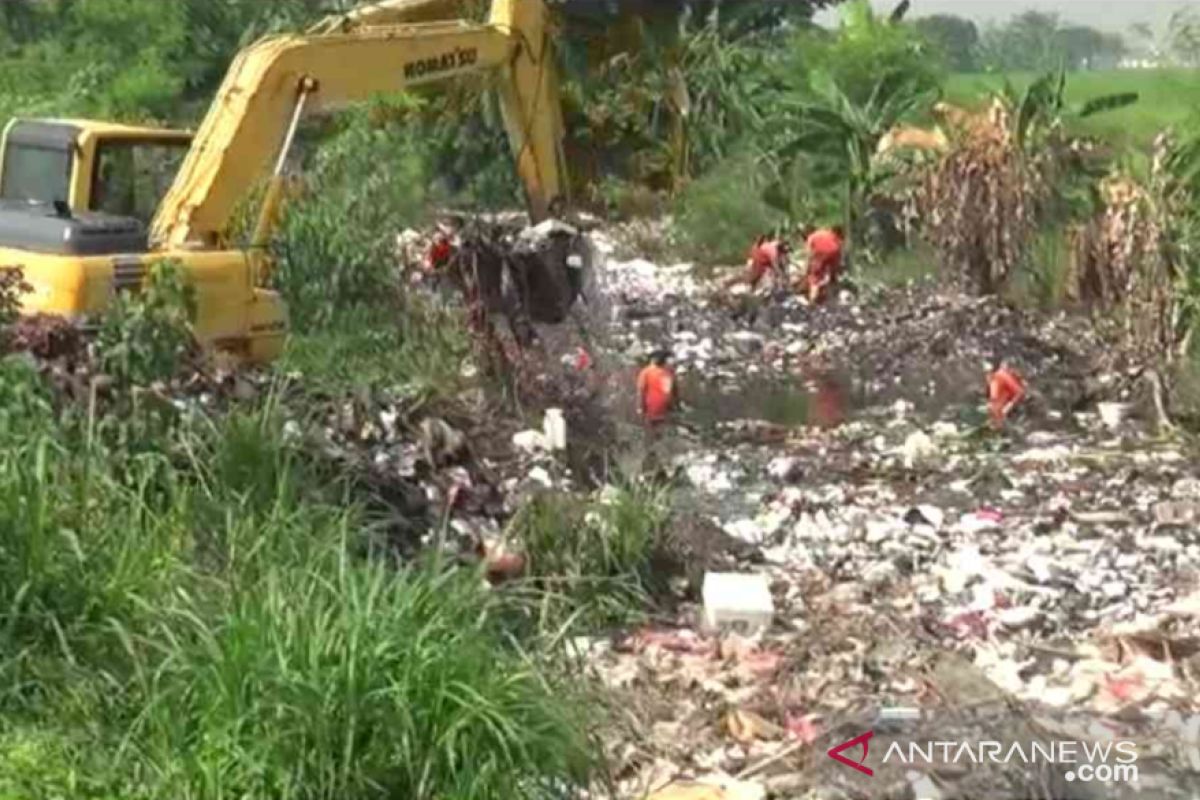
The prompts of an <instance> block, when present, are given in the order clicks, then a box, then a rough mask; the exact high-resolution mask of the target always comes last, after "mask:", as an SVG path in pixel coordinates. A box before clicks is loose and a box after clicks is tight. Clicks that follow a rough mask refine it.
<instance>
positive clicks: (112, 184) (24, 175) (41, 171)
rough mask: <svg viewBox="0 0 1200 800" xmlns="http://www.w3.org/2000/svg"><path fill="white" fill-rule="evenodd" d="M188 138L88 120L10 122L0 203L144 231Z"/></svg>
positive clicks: (0, 162)
mask: <svg viewBox="0 0 1200 800" xmlns="http://www.w3.org/2000/svg"><path fill="white" fill-rule="evenodd" d="M191 142H192V134H191V133H189V132H187V131H177V130H170V129H165V128H139V127H132V126H126V125H114V124H111V123H107V122H92V121H88V120H30V119H14V120H12V121H11V122H9V124H8V127H7V128H5V130H4V139H3V144H2V145H0V150H2V153H3V157H2V158H0V200H3V201H4V203H5V205H8V206H16V205H19V204H21V203H24V204H27V205H33V206H37V205H44V206H50V207H52V206H54V204H55V203H56V202H60V203H66V204H67V206H68V207H69V208H70V209H71V211H72V212H73V213H85V212H97V213H104V214H108V215H111V216H117V217H132V218H134V219H137V220H139V221H140V222H141V223H142V224H143V225H145V226H148V225H149V224H150V220H151V219H152V218H153V217H154V212H155V211H156V210H157V208H158V204H159V201H160V200H161V199H162V197H163V195H165V194H166V192H167V189H169V188H170V186H171V182H172V181H173V180H174V179H175V174H176V172H178V171H179V165H180V164H181V163H182V162H183V158H184V156H185V155H186V154H187V149H188V146H189V145H190V144H191Z"/></svg>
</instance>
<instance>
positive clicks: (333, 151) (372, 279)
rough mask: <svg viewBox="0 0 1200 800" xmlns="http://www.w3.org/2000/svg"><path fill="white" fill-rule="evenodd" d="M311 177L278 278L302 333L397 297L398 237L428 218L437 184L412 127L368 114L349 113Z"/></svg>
mask: <svg viewBox="0 0 1200 800" xmlns="http://www.w3.org/2000/svg"><path fill="white" fill-rule="evenodd" d="M376 102H377V103H400V104H409V103H411V102H412V101H410V100H403V99H401V100H388V101H384V100H379V101H376ZM308 176H309V177H308V181H307V190H306V192H305V194H304V196H303V197H302V198H301V199H300V200H298V201H297V202H295V203H294V204H293V205H292V207H291V208H289V209H288V211H287V214H286V218H285V220H284V222H283V226H282V230H281V242H280V253H279V268H278V269H277V271H276V272H275V281H276V284H277V286H278V288H279V289H280V291H281V292H282V293H283V295H284V298H285V299H286V300H287V302H288V304H289V309H290V313H291V315H292V320H293V323H294V325H295V326H296V328H297V329H299V330H301V331H303V330H306V329H313V328H321V327H326V326H328V325H329V324H330V323H331V322H332V321H333V320H334V319H336V318H337V316H338V315H339V314H340V313H342V312H344V311H347V310H354V309H356V308H362V307H365V306H372V305H375V304H377V303H378V302H379V301H380V300H381V299H384V300H386V299H388V298H393V297H394V296H395V294H396V289H397V280H396V278H397V274H398V269H397V266H396V263H395V261H396V259H395V254H394V246H395V236H396V234H397V232H399V231H400V230H402V229H404V228H405V227H407V226H412V225H416V224H418V223H419V221H420V220H421V218H422V214H423V209H424V208H425V206H426V200H427V199H428V198H427V194H426V189H425V187H426V186H427V184H428V180H429V174H428V170H427V168H426V159H425V155H424V151H423V148H422V145H421V142H420V140H419V139H418V138H417V136H416V135H415V134H414V132H413V131H412V129H411V128H408V127H406V126H404V125H402V124H401V123H400V122H398V121H397V118H396V117H394V116H391V115H386V114H385V115H380V114H375V115H374V116H373V115H372V114H371V113H370V111H369V110H367V109H357V110H355V111H351V112H347V120H346V123H345V125H344V127H343V128H342V130H341V131H340V132H338V133H337V134H336V135H334V136H333V138H332V139H330V140H329V141H327V142H325V143H324V144H323V145H322V146H321V147H320V148H319V149H318V150H317V153H316V156H315V158H314V163H313V164H312V165H311V167H310V169H309V170H308Z"/></svg>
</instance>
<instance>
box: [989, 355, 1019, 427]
mask: <svg viewBox="0 0 1200 800" xmlns="http://www.w3.org/2000/svg"><path fill="white" fill-rule="evenodd" d="M987 392H988V417H989V418H990V420H991V424H992V427H993V428H995V429H999V428H1001V427H1003V425H1004V421H1005V420H1006V419H1008V415H1009V412H1011V411H1012V410H1013V408H1014V407H1015V406H1016V405H1017V403H1019V402H1021V401H1022V400H1023V399H1024V398H1025V381H1024V380H1023V379H1022V378H1021V376H1020V375H1019V374H1017V372H1016V371H1015V370H1013V369H1011V368H1010V367H1009V366H1008V365H1007V364H1005V363H1003V362H1001V361H998V360H997V361H993V362H992V364H991V369H990V370H989V374H988V379H987Z"/></svg>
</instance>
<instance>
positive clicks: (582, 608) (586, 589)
mask: <svg viewBox="0 0 1200 800" xmlns="http://www.w3.org/2000/svg"><path fill="white" fill-rule="evenodd" d="M669 511H670V508H669V504H668V497H667V492H666V490H665V489H662V488H660V487H655V486H649V485H643V484H635V483H629V484H627V485H625V486H622V487H621V488H616V489H614V488H612V487H609V488H608V489H606V490H603V491H602V492H600V493H598V494H596V495H595V496H593V497H591V498H580V497H575V496H571V495H566V494H550V493H545V494H541V495H538V496H536V497H534V498H533V499H532V500H531V501H530V502H529V503H527V504H526V505H525V506H524V507H523V508H522V509H521V510H520V511H519V512H518V514H517V515H516V517H514V519H513V520H512V522H511V523H510V525H509V530H508V534H509V536H510V537H512V538H513V539H514V540H516V541H518V542H520V544H521V547H522V549H523V551H524V552H525V553H526V554H527V556H528V559H529V571H530V573H531V575H532V578H531V580H530V585H531V588H533V589H534V590H535V591H533V593H532V595H531V596H532V597H533V598H534V599H535V600H536V601H537V607H538V610H539V612H540V616H539V619H538V625H539V629H540V630H542V631H546V630H553V629H554V628H556V627H561V626H562V625H563V624H564V622H565V621H566V620H575V621H584V622H585V623H586V624H587V625H588V626H592V627H595V626H604V625H611V624H617V623H623V622H627V621H630V620H632V619H634V618H636V617H638V616H640V615H641V614H642V613H643V610H644V609H645V607H646V605H647V600H649V599H650V596H651V595H652V594H654V593H655V592H656V591H659V590H661V589H662V588H663V585H664V582H665V579H666V578H667V577H668V576H664V575H657V574H655V573H654V572H653V570H652V564H654V563H655V558H656V555H657V554H658V553H659V549H660V547H661V546H662V544H663V534H664V531H665V526H666V523H667V518H668V515H669Z"/></svg>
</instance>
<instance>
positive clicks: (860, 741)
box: [828, 731, 875, 775]
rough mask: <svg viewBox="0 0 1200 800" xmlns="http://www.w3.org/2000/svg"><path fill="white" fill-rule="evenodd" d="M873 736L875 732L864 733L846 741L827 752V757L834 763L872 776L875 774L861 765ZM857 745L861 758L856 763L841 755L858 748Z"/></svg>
mask: <svg viewBox="0 0 1200 800" xmlns="http://www.w3.org/2000/svg"><path fill="white" fill-rule="evenodd" d="M874 735H875V731H867V732H866V733H864V734H862V735H860V736H855V737H854V738H853V739H850V740H849V741H846V742H842V743H841V744H839V745H837V746H836V747H834V748H833V749H831V750H830V751H829V753H828V755H829V757H830V758H832V759H833V760H834V761H840V762H841V763H843V764H845V765H846V766H847V767H852V768H854V769H856V770H858V771H859V772H863V773H866V774H867V775H874V774H875V772H874V771H873V770H872V769H871V768H870V767H865V766H863V764H864V763H865V762H866V760H867V742H869V741H871V737H872V736H874ZM859 745H862V758H860V759H859V760H858V761H851V760H850V759H848V758H846V757H845V756H844V755H842V751H843V750H853V749H854V748H855V747H858V746H859Z"/></svg>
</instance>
